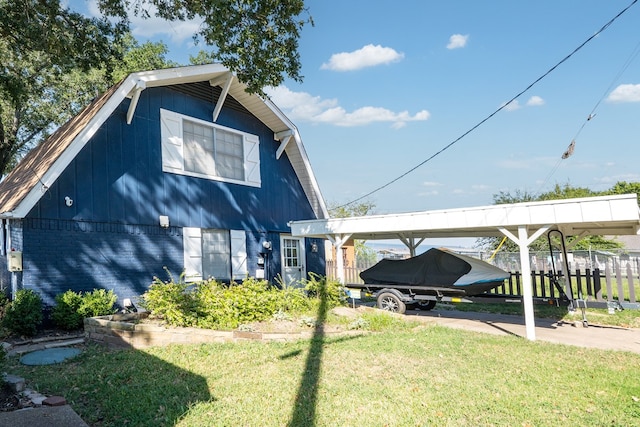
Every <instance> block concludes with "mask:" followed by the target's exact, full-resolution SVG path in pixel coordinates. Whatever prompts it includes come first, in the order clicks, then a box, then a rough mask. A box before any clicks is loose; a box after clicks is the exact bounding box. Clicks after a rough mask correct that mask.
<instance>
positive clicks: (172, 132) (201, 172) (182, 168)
mask: <svg viewBox="0 0 640 427" xmlns="http://www.w3.org/2000/svg"><path fill="white" fill-rule="evenodd" d="M160 122H161V134H162V170H163V171H164V172H171V173H178V174H182V175H190V176H196V177H200V178H208V179H215V180H220V181H228V182H234V183H237V184H245V185H251V186H255V187H259V186H260V150H259V139H258V137H257V136H256V135H252V134H248V133H246V132H240V131H238V130H235V129H231V128H227V127H224V126H220V125H216V124H214V123H210V122H206V121H204V120H199V119H195V118H193V117H188V116H184V115H182V114H178V113H174V112H173V111H168V110H164V109H161V110H160Z"/></svg>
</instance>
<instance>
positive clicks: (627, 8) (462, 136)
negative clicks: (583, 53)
mask: <svg viewBox="0 0 640 427" xmlns="http://www.w3.org/2000/svg"><path fill="white" fill-rule="evenodd" d="M637 1H638V0H633V1H632V2H631V3H630V4H629V5H628V6H627V7H625V8H624V9H623V10H622V11H620V12H619V13H618V14H617V15H616V16H614V17H613V18H611V20H609V22H607V23H606V24H604V25H603V26H602V27H601V28H600V29H599V30H598V31H596V32H595V33H594V34H593V35H592V36H591V37H589V38H587V39H586V40H585V41H584V42H582V43H581V44H580V45H579V46H578V47H576V48H575V49H574V50H573V51H572V52H571V53H570V54H568V55H567V56H565V57H564V58H562V59H561V60H560V61H559V62H558V63H556V64H555V65H554V66H553V67H551V68H549V70H547V71H546V72H545V73H544V74H542V75H541V76H540V77H538V78H537V79H536V80H534V81H533V82H532V83H531V84H529V85H528V86H527V87H526V88H525V89H524V90H522V91H521V92H519V93H518V94H517V95H515V96H514V97H513V98H511V99H510V100H509V101H508V102H506V103H505V104H503V105H502V106H500V107H499V108H498V109H497V110H495V111H494V112H493V113H491V114H489V115H488V116H487V117H485V118H484V119H482V120H481V121H480V122H478V123H477V124H475V125H474V126H473V127H471V128H470V129H469V130H467V131H466V132H464V133H463V134H462V135H460V136H459V137H457V138H456V139H454V140H453V141H451V142H450V143H449V144H447V145H445V146H444V147H443V148H441V149H440V150H439V151H437V152H436V153H434V154H432V155H431V156H430V157H428V158H427V159H425V160H423V161H422V162H420V163H418V164H417V165H415V166H414V167H412V168H411V169H409V170H407V171H406V172H404V173H402V174H401V175H399V176H398V177H396V178H394V179H392V180H391V181H388V182H387V183H386V184H383V185H381V186H379V187H378V188H376V189H374V190H372V191H370V192H368V193H366V194H364V195H362V196H360V197H358V198H357V199H354V200H352V201H350V202H348V203H345V204H343V205H340V206H338V207H337V208H342V207H345V206H349V205H351V204H353V203H356V202H359V201H360V200H362V199H365V198H367V197H369V196H371V195H372V194H375V193H377V192H378V191H380V190H383V189H384V188H387V187H388V186H390V185H391V184H393V183H395V182H397V181H399V180H401V179H402V178H404V177H405V176H407V175H409V174H410V173H411V172H413V171H415V170H416V169H418V168H420V167H421V166H423V165H424V164H425V163H427V162H429V161H431V160H432V159H434V158H435V157H437V156H438V155H440V154H442V153H443V152H445V151H446V150H448V149H449V148H451V147H452V146H453V145H455V144H456V143H457V142H459V141H460V140H461V139H462V138H464V137H465V136H467V135H469V134H470V133H471V132H473V131H474V130H476V129H477V128H479V127H480V126H482V125H483V124H484V123H485V122H486V121H488V120H489V119H491V118H492V117H493V116H495V115H496V114H498V113H499V112H500V111H502V110H503V109H504V108H506V107H507V106H508V105H509V104H511V103H512V102H513V101H515V100H516V99H518V98H519V97H520V96H522V95H523V94H524V93H526V92H527V91H529V89H531V88H532V87H533V86H535V85H536V84H537V83H538V82H540V81H541V80H542V79H544V78H545V77H547V76H548V75H549V74H551V73H552V72H553V71H555V69H556V68H558V67H559V66H560V65H562V64H563V63H564V62H566V61H567V60H568V59H569V58H571V57H572V56H573V55H574V54H575V53H577V52H578V51H579V50H580V49H582V48H583V47H584V46H585V45H586V44H587V43H589V42H590V41H591V40H593V39H594V38H596V37H597V36H599V35H600V33H602V32H603V31H604V30H606V29H607V28H608V27H609V26H610V25H611V24H613V22H614V21H616V20H617V19H618V18H619V17H620V16H622V14H624V13H625V12H626V11H627V10H629V8H631V6H633V5H634V4H635V3H636V2H637Z"/></svg>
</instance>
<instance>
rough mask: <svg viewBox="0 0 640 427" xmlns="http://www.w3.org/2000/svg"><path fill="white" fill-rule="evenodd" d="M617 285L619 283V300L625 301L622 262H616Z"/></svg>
mask: <svg viewBox="0 0 640 427" xmlns="http://www.w3.org/2000/svg"><path fill="white" fill-rule="evenodd" d="M616 282H617V283H616V285H618V302H619V303H623V302H624V287H623V286H622V270H621V268H620V263H619V262H617V263H616Z"/></svg>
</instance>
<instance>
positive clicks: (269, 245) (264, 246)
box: [262, 240, 271, 251]
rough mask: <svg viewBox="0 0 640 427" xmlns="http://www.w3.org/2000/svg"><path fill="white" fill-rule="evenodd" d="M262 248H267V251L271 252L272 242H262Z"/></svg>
mask: <svg viewBox="0 0 640 427" xmlns="http://www.w3.org/2000/svg"><path fill="white" fill-rule="evenodd" d="M262 247H263V248H265V249H266V250H268V251H270V250H271V242H270V241H268V240H265V241H264V242H262Z"/></svg>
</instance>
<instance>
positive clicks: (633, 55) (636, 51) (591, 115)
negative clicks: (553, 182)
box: [537, 43, 640, 192]
mask: <svg viewBox="0 0 640 427" xmlns="http://www.w3.org/2000/svg"><path fill="white" fill-rule="evenodd" d="M638 54H640V43H638V44H637V45H636V47H635V48H634V49H633V51H632V52H631V55H629V58H627V60H626V62H625V63H624V64H623V65H622V68H620V71H618V74H616V76H615V77H614V78H613V80H612V81H611V84H609V87H607V89H606V90H605V91H604V93H603V94H602V96H601V97H600V98H599V99H598V101H597V102H596V104H595V105H594V106H593V108H592V109H591V112H590V113H589V115H588V116H587V118H586V119H585V121H584V122H582V125H581V126H580V128H579V129H578V131H577V132H576V134H575V135H574V137H573V139H572V140H571V143H570V144H569V147H567V150H566V151H565V152H564V153H563V154H562V156H561V157H560V159H558V162H557V163H556V164H555V166H554V167H553V168H552V169H551V171H550V172H549V174H548V175H547V177H546V178H545V180H544V181H543V182H542V184H540V186H539V187H538V191H537V192H540V190H541V189H542V188H544V187H545V186H546V185H547V183H548V182H549V180H550V179H551V177H552V176H553V175H554V174H555V173H556V171H557V170H558V168H559V167H560V164H561V163H562V161H563V160H566V159H568V158H569V157H570V156H571V155H572V154H573V151H574V149H575V145H576V140H577V139H578V136H580V134H581V133H582V130H583V129H584V127H585V125H586V124H587V123H589V122H590V121H591V120H592V119H593V118H594V117H595V116H596V109H597V108H598V107H599V106H600V104H601V103H602V101H603V100H604V99H605V98H606V97H607V95H608V94H609V92H611V89H612V88H613V86H615V84H616V82H617V81H618V80H620V77H622V75H623V74H624V72H625V71H626V70H627V68H629V65H631V63H632V62H633V61H634V60H635V58H636V57H637V56H638Z"/></svg>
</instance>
